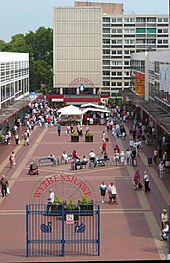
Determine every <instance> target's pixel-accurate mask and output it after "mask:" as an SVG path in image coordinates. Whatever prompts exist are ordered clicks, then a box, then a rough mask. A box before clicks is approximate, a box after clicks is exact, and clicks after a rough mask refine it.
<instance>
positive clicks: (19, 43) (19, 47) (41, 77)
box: [0, 27, 53, 94]
mask: <svg viewBox="0 0 170 263" xmlns="http://www.w3.org/2000/svg"><path fill="white" fill-rule="evenodd" d="M0 51H2V52H3V51H6V52H21V53H29V68H30V72H29V75H30V91H37V92H40V93H43V94H47V93H50V92H51V90H52V86H53V30H52V29H51V28H45V27H39V28H38V29H37V30H36V31H35V32H32V31H30V32H29V33H27V34H25V35H24V34H16V35H15V36H12V37H11V41H10V42H9V43H5V42H4V41H3V40H0Z"/></svg>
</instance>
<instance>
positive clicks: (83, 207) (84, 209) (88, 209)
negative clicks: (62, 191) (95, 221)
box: [79, 204, 94, 216]
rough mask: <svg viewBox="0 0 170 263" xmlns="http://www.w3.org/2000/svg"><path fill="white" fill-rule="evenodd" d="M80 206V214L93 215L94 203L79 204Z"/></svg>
mask: <svg viewBox="0 0 170 263" xmlns="http://www.w3.org/2000/svg"><path fill="white" fill-rule="evenodd" d="M79 207H80V215H83V216H91V215H93V209H94V205H93V204H79Z"/></svg>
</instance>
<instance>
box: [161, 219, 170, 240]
mask: <svg viewBox="0 0 170 263" xmlns="http://www.w3.org/2000/svg"><path fill="white" fill-rule="evenodd" d="M168 235H169V222H168V221H167V222H165V227H164V228H163V229H162V231H161V236H160V239H161V240H167V239H168Z"/></svg>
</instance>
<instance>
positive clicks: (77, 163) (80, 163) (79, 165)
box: [71, 161, 88, 170]
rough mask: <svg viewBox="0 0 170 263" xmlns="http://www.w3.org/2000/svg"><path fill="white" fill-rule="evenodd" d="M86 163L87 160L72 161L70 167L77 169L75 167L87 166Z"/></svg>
mask: <svg viewBox="0 0 170 263" xmlns="http://www.w3.org/2000/svg"><path fill="white" fill-rule="evenodd" d="M87 164H88V161H87V162H75V163H74V162H73V163H71V169H72V170H77V167H80V168H81V167H83V166H84V167H85V168H86V166H87Z"/></svg>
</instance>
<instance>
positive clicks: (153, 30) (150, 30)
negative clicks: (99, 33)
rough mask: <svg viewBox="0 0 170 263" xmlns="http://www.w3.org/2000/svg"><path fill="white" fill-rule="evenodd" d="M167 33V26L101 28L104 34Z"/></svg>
mask: <svg viewBox="0 0 170 263" xmlns="http://www.w3.org/2000/svg"><path fill="white" fill-rule="evenodd" d="M110 32H111V33H112V34H156V33H157V34H168V28H161V29H159V28H135V29H120V28H114V29H111V28H103V33H104V34H110Z"/></svg>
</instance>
